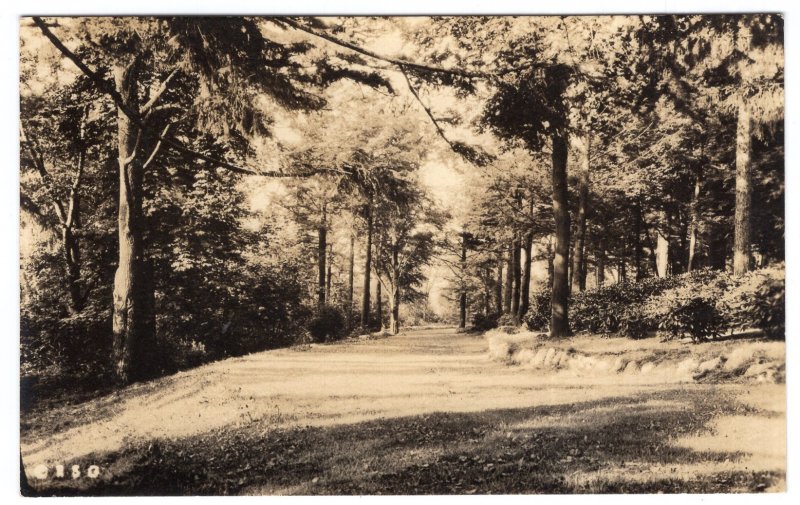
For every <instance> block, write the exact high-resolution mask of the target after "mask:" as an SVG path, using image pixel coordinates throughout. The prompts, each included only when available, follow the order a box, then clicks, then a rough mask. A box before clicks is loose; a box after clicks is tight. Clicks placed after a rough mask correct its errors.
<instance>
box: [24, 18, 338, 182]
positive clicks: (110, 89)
mask: <svg viewBox="0 0 800 505" xmlns="http://www.w3.org/2000/svg"><path fill="white" fill-rule="evenodd" d="M33 22H34V23H35V24H36V26H38V27H39V30H41V32H42V33H43V34H44V36H45V37H47V39H48V40H49V41H50V42H51V43H52V44H53V45H54V46H55V47H56V49H58V50H59V51H60V52H61V54H63V55H64V56H65V57H66V58H67V59H69V60H70V61H71V62H72V63H74V64H75V66H77V67H78V69H80V71H81V72H83V73H84V75H86V76H87V77H88V78H89V79H90V80H91V81H92V82H93V83H94V84H95V85H96V86H97V87H98V88H99V89H100V91H102V92H103V93H105V94H107V95H108V96H109V97H110V98H111V99H112V100H113V101H114V104H115V105H116V106H117V107H118V108H119V110H121V111H122V113H123V114H125V115H126V116H127V117H128V119H130V120H131V122H132V123H134V124H135V125H136V126H137V127H138V128H139V129H140V130H145V131H148V132H151V133H153V132H152V128H151V127H149V126H148V125H146V124H145V122H144V121H143V120H142V118H141V117H140V116H139V115H138V114H135V113H134V112H133V111H132V110H131V109H130V108H129V107H128V106H127V105H126V104H125V100H124V99H123V98H122V96H121V95H120V94H119V93H118V92H117V91H116V89H114V86H113V85H112V84H111V83H109V82H108V81H106V80H105V79H103V78H102V77H100V75H99V74H98V73H97V72H95V71H94V70H92V69H91V68H89V67H88V66H87V65H86V64H85V63H84V62H83V60H81V59H80V58H79V57H78V56H77V55H76V54H75V53H73V52H72V51H70V50H69V48H67V47H66V46H65V45H64V44H63V43H62V42H61V40H59V39H58V37H56V36H55V35H54V34H53V32H51V31H50V29H49V28H48V26H47V24H46V23H45V22H44V21H43V20H42V18H40V17H38V16H34V17H33ZM154 135H155V137H156V138H157V139H158V140H160V141H161V142H163V143H164V145H167V146H169V147H171V148H173V149H175V150H176V151H178V152H180V153H183V154H185V155H187V156H190V157H192V158H196V159H199V160H203V161H205V162H207V163H209V164H211V165H212V166H215V167H220V168H225V169H227V170H230V171H231V172H235V173H239V174H246V175H258V176H262V177H311V176H314V175H316V174H319V173H322V172H329V171H331V170H330V169H314V170H312V171H310V172H305V173H294V174H292V173H285V172H278V171H266V172H265V171H261V170H257V169H254V168H249V167H243V166H239V165H235V164H233V163H230V162H227V161H225V160H221V159H219V158H215V157H213V156H209V155H207V154H203V153H201V152H198V151H195V150H193V149H190V148H188V147H186V146H184V145H183V144H181V143H180V142H178V141H177V140H173V139H171V138H168V137H165V136H164V135H161V134H159V133H158V132H155V133H154Z"/></svg>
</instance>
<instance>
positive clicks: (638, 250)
mask: <svg viewBox="0 0 800 505" xmlns="http://www.w3.org/2000/svg"><path fill="white" fill-rule="evenodd" d="M633 271H634V275H635V278H636V280H637V281H640V280H642V279H644V270H643V269H642V204H641V203H638V202H637V203H636V205H635V207H634V209H633Z"/></svg>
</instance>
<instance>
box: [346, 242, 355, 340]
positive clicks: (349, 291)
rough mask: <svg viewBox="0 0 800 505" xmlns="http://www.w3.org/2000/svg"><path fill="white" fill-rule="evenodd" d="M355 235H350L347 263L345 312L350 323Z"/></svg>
mask: <svg viewBox="0 0 800 505" xmlns="http://www.w3.org/2000/svg"><path fill="white" fill-rule="evenodd" d="M355 245H356V236H355V235H353V234H351V235H350V261H349V263H348V265H347V314H348V316H349V319H350V320H351V321H350V324H353V323H352V317H353V279H354V277H355V276H354V274H355V269H356V249H355Z"/></svg>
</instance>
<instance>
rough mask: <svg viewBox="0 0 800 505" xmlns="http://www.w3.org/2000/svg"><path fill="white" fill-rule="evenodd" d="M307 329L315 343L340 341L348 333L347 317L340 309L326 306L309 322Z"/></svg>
mask: <svg viewBox="0 0 800 505" xmlns="http://www.w3.org/2000/svg"><path fill="white" fill-rule="evenodd" d="M307 327H308V332H309V333H310V334H311V337H312V338H313V339H314V342H332V341H334V340H339V339H340V338H342V337H343V336H344V334H345V331H346V325H345V316H344V314H343V313H342V311H341V310H340V309H339V308H338V307H333V306H330V305H326V306H325V307H322V308H321V309H320V310H319V311H318V312H317V314H316V315H315V316H314V317H312V318H311V319H310V320H309V321H308V325H307Z"/></svg>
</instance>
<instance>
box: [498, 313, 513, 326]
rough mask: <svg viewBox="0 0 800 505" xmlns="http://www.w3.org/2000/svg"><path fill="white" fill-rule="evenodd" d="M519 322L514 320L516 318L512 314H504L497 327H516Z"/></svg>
mask: <svg viewBox="0 0 800 505" xmlns="http://www.w3.org/2000/svg"><path fill="white" fill-rule="evenodd" d="M516 325H517V321H515V320H514V316H513V315H511V314H503V315H502V316H500V317H499V318H498V319H497V326H516Z"/></svg>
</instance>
